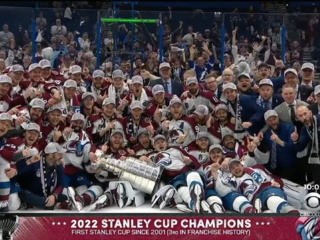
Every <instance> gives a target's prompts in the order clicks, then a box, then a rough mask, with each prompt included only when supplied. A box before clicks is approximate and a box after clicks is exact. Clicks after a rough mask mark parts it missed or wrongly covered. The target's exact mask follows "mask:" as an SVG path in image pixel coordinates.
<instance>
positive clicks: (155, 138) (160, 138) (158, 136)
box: [153, 134, 167, 145]
mask: <svg viewBox="0 0 320 240" xmlns="http://www.w3.org/2000/svg"><path fill="white" fill-rule="evenodd" d="M158 140H165V141H166V140H167V139H166V137H165V136H164V135H161V134H158V135H156V136H155V137H154V138H153V145H154V144H155V143H156V142H157V141H158Z"/></svg>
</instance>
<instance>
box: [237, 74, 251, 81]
mask: <svg viewBox="0 0 320 240" xmlns="http://www.w3.org/2000/svg"><path fill="white" fill-rule="evenodd" d="M242 77H245V78H249V79H250V80H251V77H250V75H249V74H248V73H240V74H239V76H238V80H239V79H240V78H242Z"/></svg>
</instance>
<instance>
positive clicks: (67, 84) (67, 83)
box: [63, 79, 78, 88]
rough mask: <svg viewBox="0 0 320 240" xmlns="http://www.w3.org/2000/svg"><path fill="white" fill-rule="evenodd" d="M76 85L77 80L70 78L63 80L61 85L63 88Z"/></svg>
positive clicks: (75, 86)
mask: <svg viewBox="0 0 320 240" xmlns="http://www.w3.org/2000/svg"><path fill="white" fill-rule="evenodd" d="M77 86H78V84H77V82H76V81H74V80H71V79H69V80H67V81H65V82H64V84H63V87H65V88H77Z"/></svg>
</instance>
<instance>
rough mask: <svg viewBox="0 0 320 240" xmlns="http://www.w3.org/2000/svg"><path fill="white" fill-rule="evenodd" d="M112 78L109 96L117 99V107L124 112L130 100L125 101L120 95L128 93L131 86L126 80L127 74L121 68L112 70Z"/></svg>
mask: <svg viewBox="0 0 320 240" xmlns="http://www.w3.org/2000/svg"><path fill="white" fill-rule="evenodd" d="M111 66H112V63H111ZM112 80H113V84H111V85H110V86H109V87H108V93H107V95H108V97H109V98H113V99H115V102H116V106H117V109H118V110H119V111H121V112H122V111H123V110H124V108H125V107H126V106H127V105H128V101H123V100H124V99H122V98H121V97H120V96H126V95H128V93H129V87H128V86H127V84H126V83H125V82H124V80H125V76H124V74H123V72H122V71H121V70H120V69H116V70H114V71H113V72H112ZM120 105H121V107H120Z"/></svg>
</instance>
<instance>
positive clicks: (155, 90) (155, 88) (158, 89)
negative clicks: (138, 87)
mask: <svg viewBox="0 0 320 240" xmlns="http://www.w3.org/2000/svg"><path fill="white" fill-rule="evenodd" d="M164 92H165V90H164V87H163V86H162V85H160V84H157V85H155V86H153V88H152V95H156V94H157V93H164Z"/></svg>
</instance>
